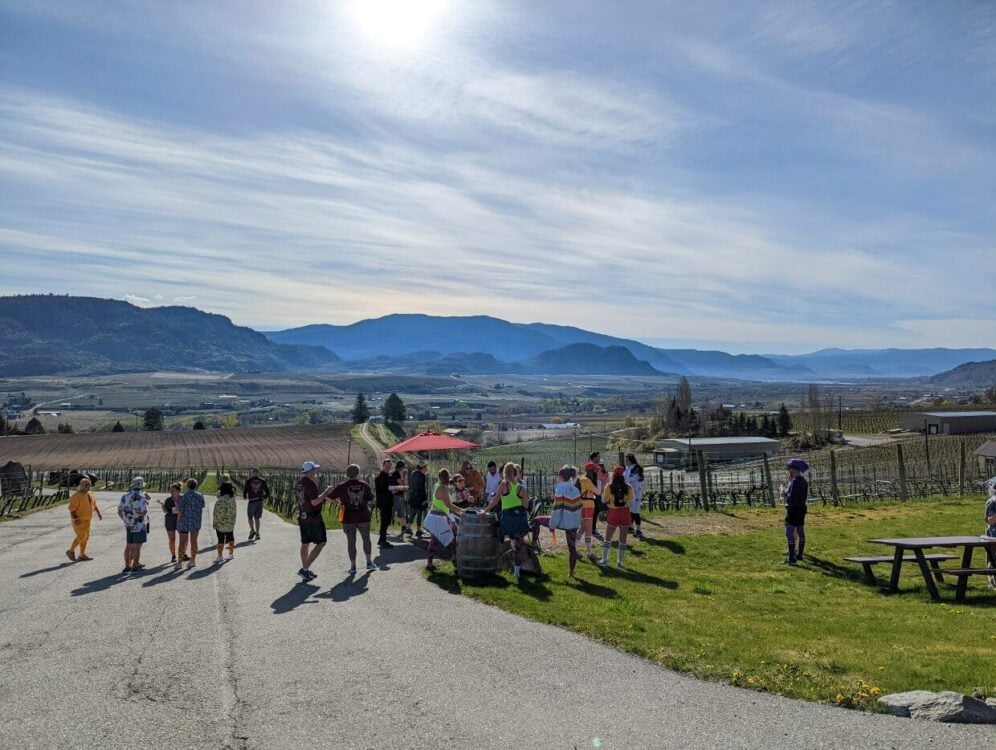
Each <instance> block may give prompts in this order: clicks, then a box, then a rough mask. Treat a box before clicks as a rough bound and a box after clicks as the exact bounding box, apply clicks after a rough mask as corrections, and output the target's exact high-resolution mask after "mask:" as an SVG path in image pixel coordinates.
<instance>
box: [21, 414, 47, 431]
mask: <svg viewBox="0 0 996 750" xmlns="http://www.w3.org/2000/svg"><path fill="white" fill-rule="evenodd" d="M24 434H25V435H44V434H45V428H44V427H42V423H41V422H39V421H38V417H32V418H31V419H29V420H28V423H27V424H26V425H24Z"/></svg>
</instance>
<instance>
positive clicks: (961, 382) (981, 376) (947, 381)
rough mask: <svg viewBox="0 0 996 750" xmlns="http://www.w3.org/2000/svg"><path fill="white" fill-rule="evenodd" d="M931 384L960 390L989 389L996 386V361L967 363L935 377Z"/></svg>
mask: <svg viewBox="0 0 996 750" xmlns="http://www.w3.org/2000/svg"><path fill="white" fill-rule="evenodd" d="M930 382H931V383H936V384H938V385H945V386H951V387H960V388H979V389H980V390H981V389H984V388H989V387H990V386H996V359H991V360H989V361H988V362H966V363H965V364H963V365H958V366H957V367H955V368H954V369H952V370H948V371H946V372H942V373H940V374H938V375H934V376H933V377H932V378H931V379H930Z"/></svg>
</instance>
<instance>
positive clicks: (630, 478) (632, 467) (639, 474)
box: [623, 453, 643, 538]
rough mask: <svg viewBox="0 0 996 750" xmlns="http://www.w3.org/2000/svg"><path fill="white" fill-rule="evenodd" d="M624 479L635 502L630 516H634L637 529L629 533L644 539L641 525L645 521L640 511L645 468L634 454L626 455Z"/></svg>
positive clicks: (630, 505) (632, 504)
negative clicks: (631, 489)
mask: <svg viewBox="0 0 996 750" xmlns="http://www.w3.org/2000/svg"><path fill="white" fill-rule="evenodd" d="M623 479H625V480H626V484H628V485H629V486H630V487H632V488H633V501H632V502H631V503H630V504H629V514H630V516H632V518H633V525H634V526H635V527H636V528H635V529H634V528H633V526H630V528H629V531H630V533H631V534H633V536H635V537H639V538H642V537H643V529H642V526H641V524H642V522H643V519H642V518H641V517H640V510H641V506H642V504H643V467H642V466H640V462H639V461H637V460H636V456H634V455H633V454H632V453H627V454H626V470H625V471H624V472H623Z"/></svg>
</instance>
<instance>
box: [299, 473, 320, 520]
mask: <svg viewBox="0 0 996 750" xmlns="http://www.w3.org/2000/svg"><path fill="white" fill-rule="evenodd" d="M294 492H295V493H296V494H297V502H298V506H299V508H300V511H299V512H298V523H322V503H319V504H318V505H315V504H314V503H313V502H311V501H312V500H317V499H318V496H319V495H320V494H321V493H320V492H319V491H318V485H317V484H315V483H314V482H313V481H311V479H309V478H308V477H301V478H300V479H299V480H298V481H297V484H296V485H294Z"/></svg>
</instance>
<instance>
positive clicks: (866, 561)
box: [844, 553, 958, 586]
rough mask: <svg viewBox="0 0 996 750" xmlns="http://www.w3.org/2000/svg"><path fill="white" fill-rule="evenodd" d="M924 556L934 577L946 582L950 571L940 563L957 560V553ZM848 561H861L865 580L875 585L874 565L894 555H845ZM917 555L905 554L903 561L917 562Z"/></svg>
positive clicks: (888, 559)
mask: <svg viewBox="0 0 996 750" xmlns="http://www.w3.org/2000/svg"><path fill="white" fill-rule="evenodd" d="M923 558H924V559H925V560H926V561H927V562H928V563H930V567H931V571H932V572H933V574H934V578H936V579H937V581H938V582H939V583H943V582H944V577H943V574H944V573H947V572H949V571H948V570H945V569H943V568H941V566H940V563H941V561H942V560H957V559H958V556H957V555H947V554H944V553H935V554H931V555H924V556H923ZM844 559H845V560H846V561H847V562H855V563H861V566H862V567H863V568H864V569H865V580H867V581H868V583H870V584H871V585H872V586H874V585H875V584H876V583H877V581H876V580H875V573H874V572H873V571H872V566H873V565H878V564H879V563H891V562H893V556H892V555H870V556H866V557H845V558H844ZM916 561H917V559H916V556H915V555H904V556H903V562H908V563H911V562H916Z"/></svg>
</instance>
